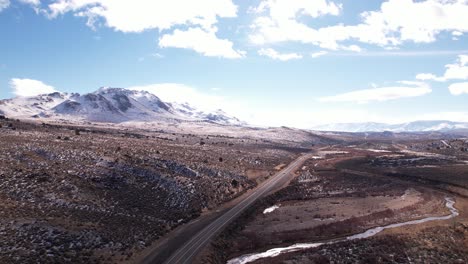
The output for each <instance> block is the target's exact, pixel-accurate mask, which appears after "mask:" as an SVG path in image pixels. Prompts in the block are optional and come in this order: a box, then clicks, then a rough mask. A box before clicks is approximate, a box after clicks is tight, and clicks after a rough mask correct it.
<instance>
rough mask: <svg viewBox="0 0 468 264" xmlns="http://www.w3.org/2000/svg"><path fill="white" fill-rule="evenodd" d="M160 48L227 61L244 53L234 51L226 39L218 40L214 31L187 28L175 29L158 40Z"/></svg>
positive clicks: (242, 55) (231, 44)
mask: <svg viewBox="0 0 468 264" xmlns="http://www.w3.org/2000/svg"><path fill="white" fill-rule="evenodd" d="M159 46H160V47H161V48H168V47H172V48H183V49H192V50H194V51H196V52H198V53H200V54H203V55H205V56H208V57H223V58H229V59H238V58H242V57H244V55H245V52H244V51H240V50H234V48H233V43H232V42H231V41H229V40H227V39H219V38H218V37H216V35H215V31H214V30H208V31H207V30H204V29H201V28H189V29H188V30H179V29H176V30H175V31H174V32H173V33H171V34H165V35H163V36H162V37H161V38H160V39H159Z"/></svg>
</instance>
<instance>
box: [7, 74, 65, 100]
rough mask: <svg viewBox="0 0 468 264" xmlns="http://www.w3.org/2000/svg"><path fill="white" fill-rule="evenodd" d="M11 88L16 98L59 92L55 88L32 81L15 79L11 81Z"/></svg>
mask: <svg viewBox="0 0 468 264" xmlns="http://www.w3.org/2000/svg"><path fill="white" fill-rule="evenodd" d="M10 87H11V89H12V90H13V93H14V94H15V95H16V96H35V95H39V94H48V93H53V92H57V90H55V88H54V87H52V86H50V85H47V84H45V83H43V82H41V81H37V80H31V79H18V78H13V79H11V80H10Z"/></svg>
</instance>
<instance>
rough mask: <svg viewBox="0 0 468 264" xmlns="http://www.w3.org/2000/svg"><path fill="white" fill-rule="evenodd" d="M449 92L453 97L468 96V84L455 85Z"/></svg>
mask: <svg viewBox="0 0 468 264" xmlns="http://www.w3.org/2000/svg"><path fill="white" fill-rule="evenodd" d="M449 91H450V93H451V94H453V95H462V94H468V82H462V83H453V84H451V85H450V86H449Z"/></svg>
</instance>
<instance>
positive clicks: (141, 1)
mask: <svg viewBox="0 0 468 264" xmlns="http://www.w3.org/2000/svg"><path fill="white" fill-rule="evenodd" d="M67 12H73V13H74V14H75V15H77V16H83V17H87V18H88V19H90V22H95V21H96V19H97V18H103V19H104V20H105V23H106V26H108V27H111V28H114V29H115V30H118V31H123V32H141V31H144V30H147V29H159V30H164V29H170V28H172V27H173V26H175V25H186V24H191V25H199V26H202V27H204V28H210V27H211V26H212V25H214V24H216V23H217V17H236V16H237V6H236V5H235V4H234V3H233V2H232V1H231V0H198V1H190V0H172V1H164V0H133V1H115V0H56V1H54V2H53V3H51V4H49V6H48V14H49V16H50V17H56V16H58V15H61V14H64V13H67Z"/></svg>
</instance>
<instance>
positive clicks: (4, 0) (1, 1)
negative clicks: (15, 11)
mask: <svg viewBox="0 0 468 264" xmlns="http://www.w3.org/2000/svg"><path fill="white" fill-rule="evenodd" d="M9 6H10V0H0V12H2V11H3V9H6V8H7V7H9Z"/></svg>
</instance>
